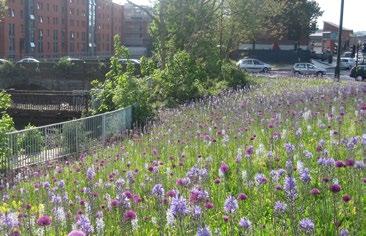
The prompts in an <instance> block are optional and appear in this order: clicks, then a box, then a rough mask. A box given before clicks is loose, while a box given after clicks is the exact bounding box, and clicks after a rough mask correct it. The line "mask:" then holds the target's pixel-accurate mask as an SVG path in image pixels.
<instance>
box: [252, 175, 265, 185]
mask: <svg viewBox="0 0 366 236" xmlns="http://www.w3.org/2000/svg"><path fill="white" fill-rule="evenodd" d="M254 178H255V181H256V182H257V184H258V185H264V184H266V183H267V178H266V176H264V175H263V174H261V173H258V174H256V175H255V177H254Z"/></svg>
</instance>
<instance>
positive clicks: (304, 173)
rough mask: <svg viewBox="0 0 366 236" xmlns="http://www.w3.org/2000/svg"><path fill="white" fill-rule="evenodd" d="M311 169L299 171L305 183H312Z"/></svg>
mask: <svg viewBox="0 0 366 236" xmlns="http://www.w3.org/2000/svg"><path fill="white" fill-rule="evenodd" d="M309 172H310V171H309V169H308V168H300V169H299V174H300V179H301V181H302V182H304V183H306V184H307V183H309V182H310V181H311V177H310V173H309Z"/></svg>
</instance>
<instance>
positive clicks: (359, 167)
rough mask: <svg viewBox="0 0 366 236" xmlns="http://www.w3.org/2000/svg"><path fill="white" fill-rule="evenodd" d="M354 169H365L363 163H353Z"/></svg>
mask: <svg viewBox="0 0 366 236" xmlns="http://www.w3.org/2000/svg"><path fill="white" fill-rule="evenodd" d="M354 167H355V168H356V169H360V170H362V169H365V163H364V162H363V161H355V165H354Z"/></svg>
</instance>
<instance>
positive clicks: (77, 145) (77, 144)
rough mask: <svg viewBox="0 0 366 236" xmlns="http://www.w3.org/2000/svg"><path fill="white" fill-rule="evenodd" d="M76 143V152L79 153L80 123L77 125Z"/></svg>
mask: <svg viewBox="0 0 366 236" xmlns="http://www.w3.org/2000/svg"><path fill="white" fill-rule="evenodd" d="M75 139H76V140H75V145H76V154H79V132H78V125H75Z"/></svg>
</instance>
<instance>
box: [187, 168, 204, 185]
mask: <svg viewBox="0 0 366 236" xmlns="http://www.w3.org/2000/svg"><path fill="white" fill-rule="evenodd" d="M207 176H208V172H207V170H206V169H205V168H202V169H200V168H197V167H195V166H193V167H192V168H191V169H190V170H189V171H188V172H187V174H186V177H188V178H189V179H190V180H192V181H193V180H202V179H205V178H206V177H207Z"/></svg>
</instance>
